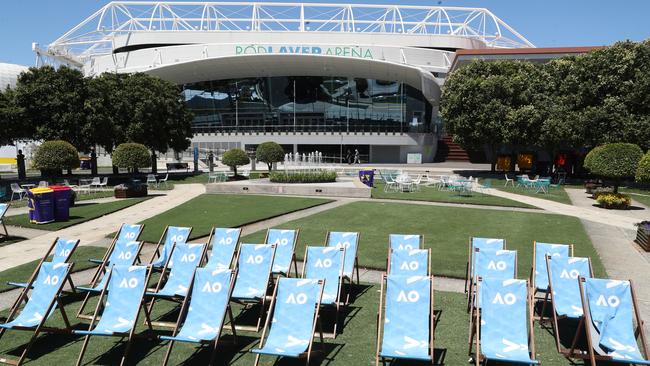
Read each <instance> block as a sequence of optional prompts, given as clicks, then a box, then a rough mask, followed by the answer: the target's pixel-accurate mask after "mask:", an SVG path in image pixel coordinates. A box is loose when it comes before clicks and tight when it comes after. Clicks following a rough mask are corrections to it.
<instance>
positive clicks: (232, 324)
mask: <svg viewBox="0 0 650 366" xmlns="http://www.w3.org/2000/svg"><path fill="white" fill-rule="evenodd" d="M195 276H196V270H194V275H192V282H191V284H190V287H189V289H188V290H187V293H188V296H185V299H184V300H183V305H182V306H181V312H180V314H179V315H178V320H177V321H176V324H175V325H174V330H173V331H172V336H173V337H175V336H176V334H178V329H179V328H180V326H181V321H182V322H185V319H186V316H187V312H188V311H189V305H190V302H191V300H190V296H189V294H191V293H192V290H193V289H194V277H195ZM236 278H237V270H236V269H234V270H232V272H231V275H230V287H229V288H228V298H229V299H230V296H231V295H232V289H233V288H234V287H235V279H236ZM226 315H227V316H228V318H229V319H230V331H231V332H232V335H233V340H234V342H235V343H237V331H236V330H235V322H234V318H233V316H232V308H231V306H230V303H229V302H228V303H227V304H226V311H225V312H224V314H223V319H222V322H221V329H223V328H224V327H226V322H225V320H226V319H225V318H226ZM221 335H222V334H221V333H219V336H218V337H217V338H215V339H214V341H211V342H205V341H202V342H200V343H201V345H203V344H208V345H211V348H212V352H211V355H210V362H209V363H208V365H210V366H211V365H213V364H214V361H215V359H216V356H217V347H218V344H219V338H221ZM175 342H176V341H173V340H171V341H169V346H167V351H166V352H165V358H164V360H163V364H162V366H167V363H168V362H169V356H170V355H171V353H172V348H173V347H174V343H175Z"/></svg>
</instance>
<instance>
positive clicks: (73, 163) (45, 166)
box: [32, 140, 79, 174]
mask: <svg viewBox="0 0 650 366" xmlns="http://www.w3.org/2000/svg"><path fill="white" fill-rule="evenodd" d="M32 167H34V168H36V169H40V170H41V171H43V172H50V173H59V174H60V172H61V170H62V169H74V168H78V167H79V153H78V152H77V149H76V148H75V147H74V146H72V144H71V143H69V142H66V141H63V140H52V141H45V142H44V143H43V144H41V146H39V147H38V149H37V150H36V153H35V154H34V159H33V160H32Z"/></svg>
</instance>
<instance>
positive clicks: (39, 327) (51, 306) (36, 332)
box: [0, 263, 74, 366]
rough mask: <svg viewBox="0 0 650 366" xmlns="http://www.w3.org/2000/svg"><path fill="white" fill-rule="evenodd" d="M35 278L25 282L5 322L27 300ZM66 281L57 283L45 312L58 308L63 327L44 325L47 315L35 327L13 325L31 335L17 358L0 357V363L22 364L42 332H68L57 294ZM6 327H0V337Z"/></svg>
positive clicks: (70, 268)
mask: <svg viewBox="0 0 650 366" xmlns="http://www.w3.org/2000/svg"><path fill="white" fill-rule="evenodd" d="M68 265H69V266H70V267H69V269H68V276H69V275H70V272H72V269H73V267H74V263H68ZM35 280H36V277H32V278H30V280H29V283H28V284H27V287H25V289H24V291H22V292H21V293H20V295H19V296H18V299H16V302H15V303H14V306H12V308H11V310H10V312H9V315H8V316H7V320H6V321H7V322H10V321H11V320H12V319H14V316H16V315H17V313H18V310H19V307H20V306H17V305H20V304H22V303H23V302H27V295H28V293H29V291H31V289H32V288H33V284H34V281H35ZM66 283H67V282H66V281H65V280H63V281H61V282H60V284H59V287H58V289H57V292H56V295H55V296H54V298H53V299H52V300H51V301H50V304H49V306H48V307H47V311H46V312H45V314H50V312H52V310H53V309H54V308H55V309H59V311H60V312H61V317H62V318H63V323H64V324H65V328H64V329H58V328H50V327H46V326H45V323H46V322H47V320H48V317H47V316H44V317H43V319H41V321H40V323H38V325H37V326H36V327H13V328H11V330H27V331H29V330H32V331H34V334H33V335H32V337H31V338H30V339H29V342H27V345H26V346H25V349H24V350H23V352H22V353H21V355H20V357H19V358H18V359H12V358H6V357H2V358H0V363H4V364H8V365H17V366H20V365H22V364H23V362H24V361H25V357H26V356H27V353H28V352H29V350H30V349H31V348H32V346H33V345H34V342H35V341H36V339H37V338H38V335H39V334H40V333H42V332H48V333H70V332H71V331H72V326H71V325H70V321H69V318H68V315H67V314H66V312H65V308H64V306H63V302H62V301H61V297H60V296H59V295H60V294H61V292H62V291H63V286H65V284H66ZM6 330H7V329H6V328H0V338H1V337H2V336H3V335H4V334H5V331H6Z"/></svg>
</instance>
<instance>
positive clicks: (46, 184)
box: [38, 180, 49, 188]
mask: <svg viewBox="0 0 650 366" xmlns="http://www.w3.org/2000/svg"><path fill="white" fill-rule="evenodd" d="M47 187H49V184H48V183H47V181H46V180H42V181H40V182H38V188H47Z"/></svg>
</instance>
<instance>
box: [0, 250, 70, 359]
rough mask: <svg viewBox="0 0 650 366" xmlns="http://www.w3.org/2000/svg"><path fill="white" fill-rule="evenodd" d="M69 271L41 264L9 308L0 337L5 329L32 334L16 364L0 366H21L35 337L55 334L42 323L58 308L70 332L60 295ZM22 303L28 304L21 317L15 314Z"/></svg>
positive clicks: (66, 266) (63, 266)
mask: <svg viewBox="0 0 650 366" xmlns="http://www.w3.org/2000/svg"><path fill="white" fill-rule="evenodd" d="M71 269H72V264H68V263H52V262H43V263H42V265H41V266H40V269H39V271H38V275H37V276H36V278H35V279H34V278H32V279H31V280H30V282H29V283H28V284H27V286H26V288H25V290H24V291H22V292H21V293H20V296H19V297H18V299H17V300H16V302H15V303H14V305H13V306H12V308H11V311H10V312H9V316H8V317H7V322H6V323H4V324H0V337H2V335H4V333H5V331H6V330H8V329H11V330H28V331H33V332H34V334H33V335H32V337H31V338H30V340H29V342H28V343H27V345H26V346H25V349H24V350H23V352H22V354H21V355H20V358H19V359H18V360H9V359H7V358H4V357H3V358H2V362H4V363H11V364H14V365H21V364H22V363H23V361H24V360H25V357H26V356H27V353H28V352H29V350H30V349H31V348H32V346H33V344H34V341H35V340H36V338H37V337H38V335H39V334H40V333H41V332H43V331H54V329H53V328H46V327H45V322H46V321H47V320H48V319H49V318H50V316H52V314H53V313H54V311H55V310H56V309H57V308H58V309H59V310H60V311H61V315H62V317H63V321H64V323H65V326H66V330H70V322H69V321H68V317H67V315H66V313H65V310H64V309H63V303H62V302H61V300H60V297H59V295H60V294H61V291H62V290H63V286H64V285H65V283H66V281H65V279H66V278H67V277H68V276H69V274H70V270H71ZM28 295H29V296H28ZM24 301H26V302H27V304H26V305H25V306H24V307H23V308H22V310H21V311H20V314H18V310H19V307H20V304H22V303H23V302H24Z"/></svg>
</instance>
